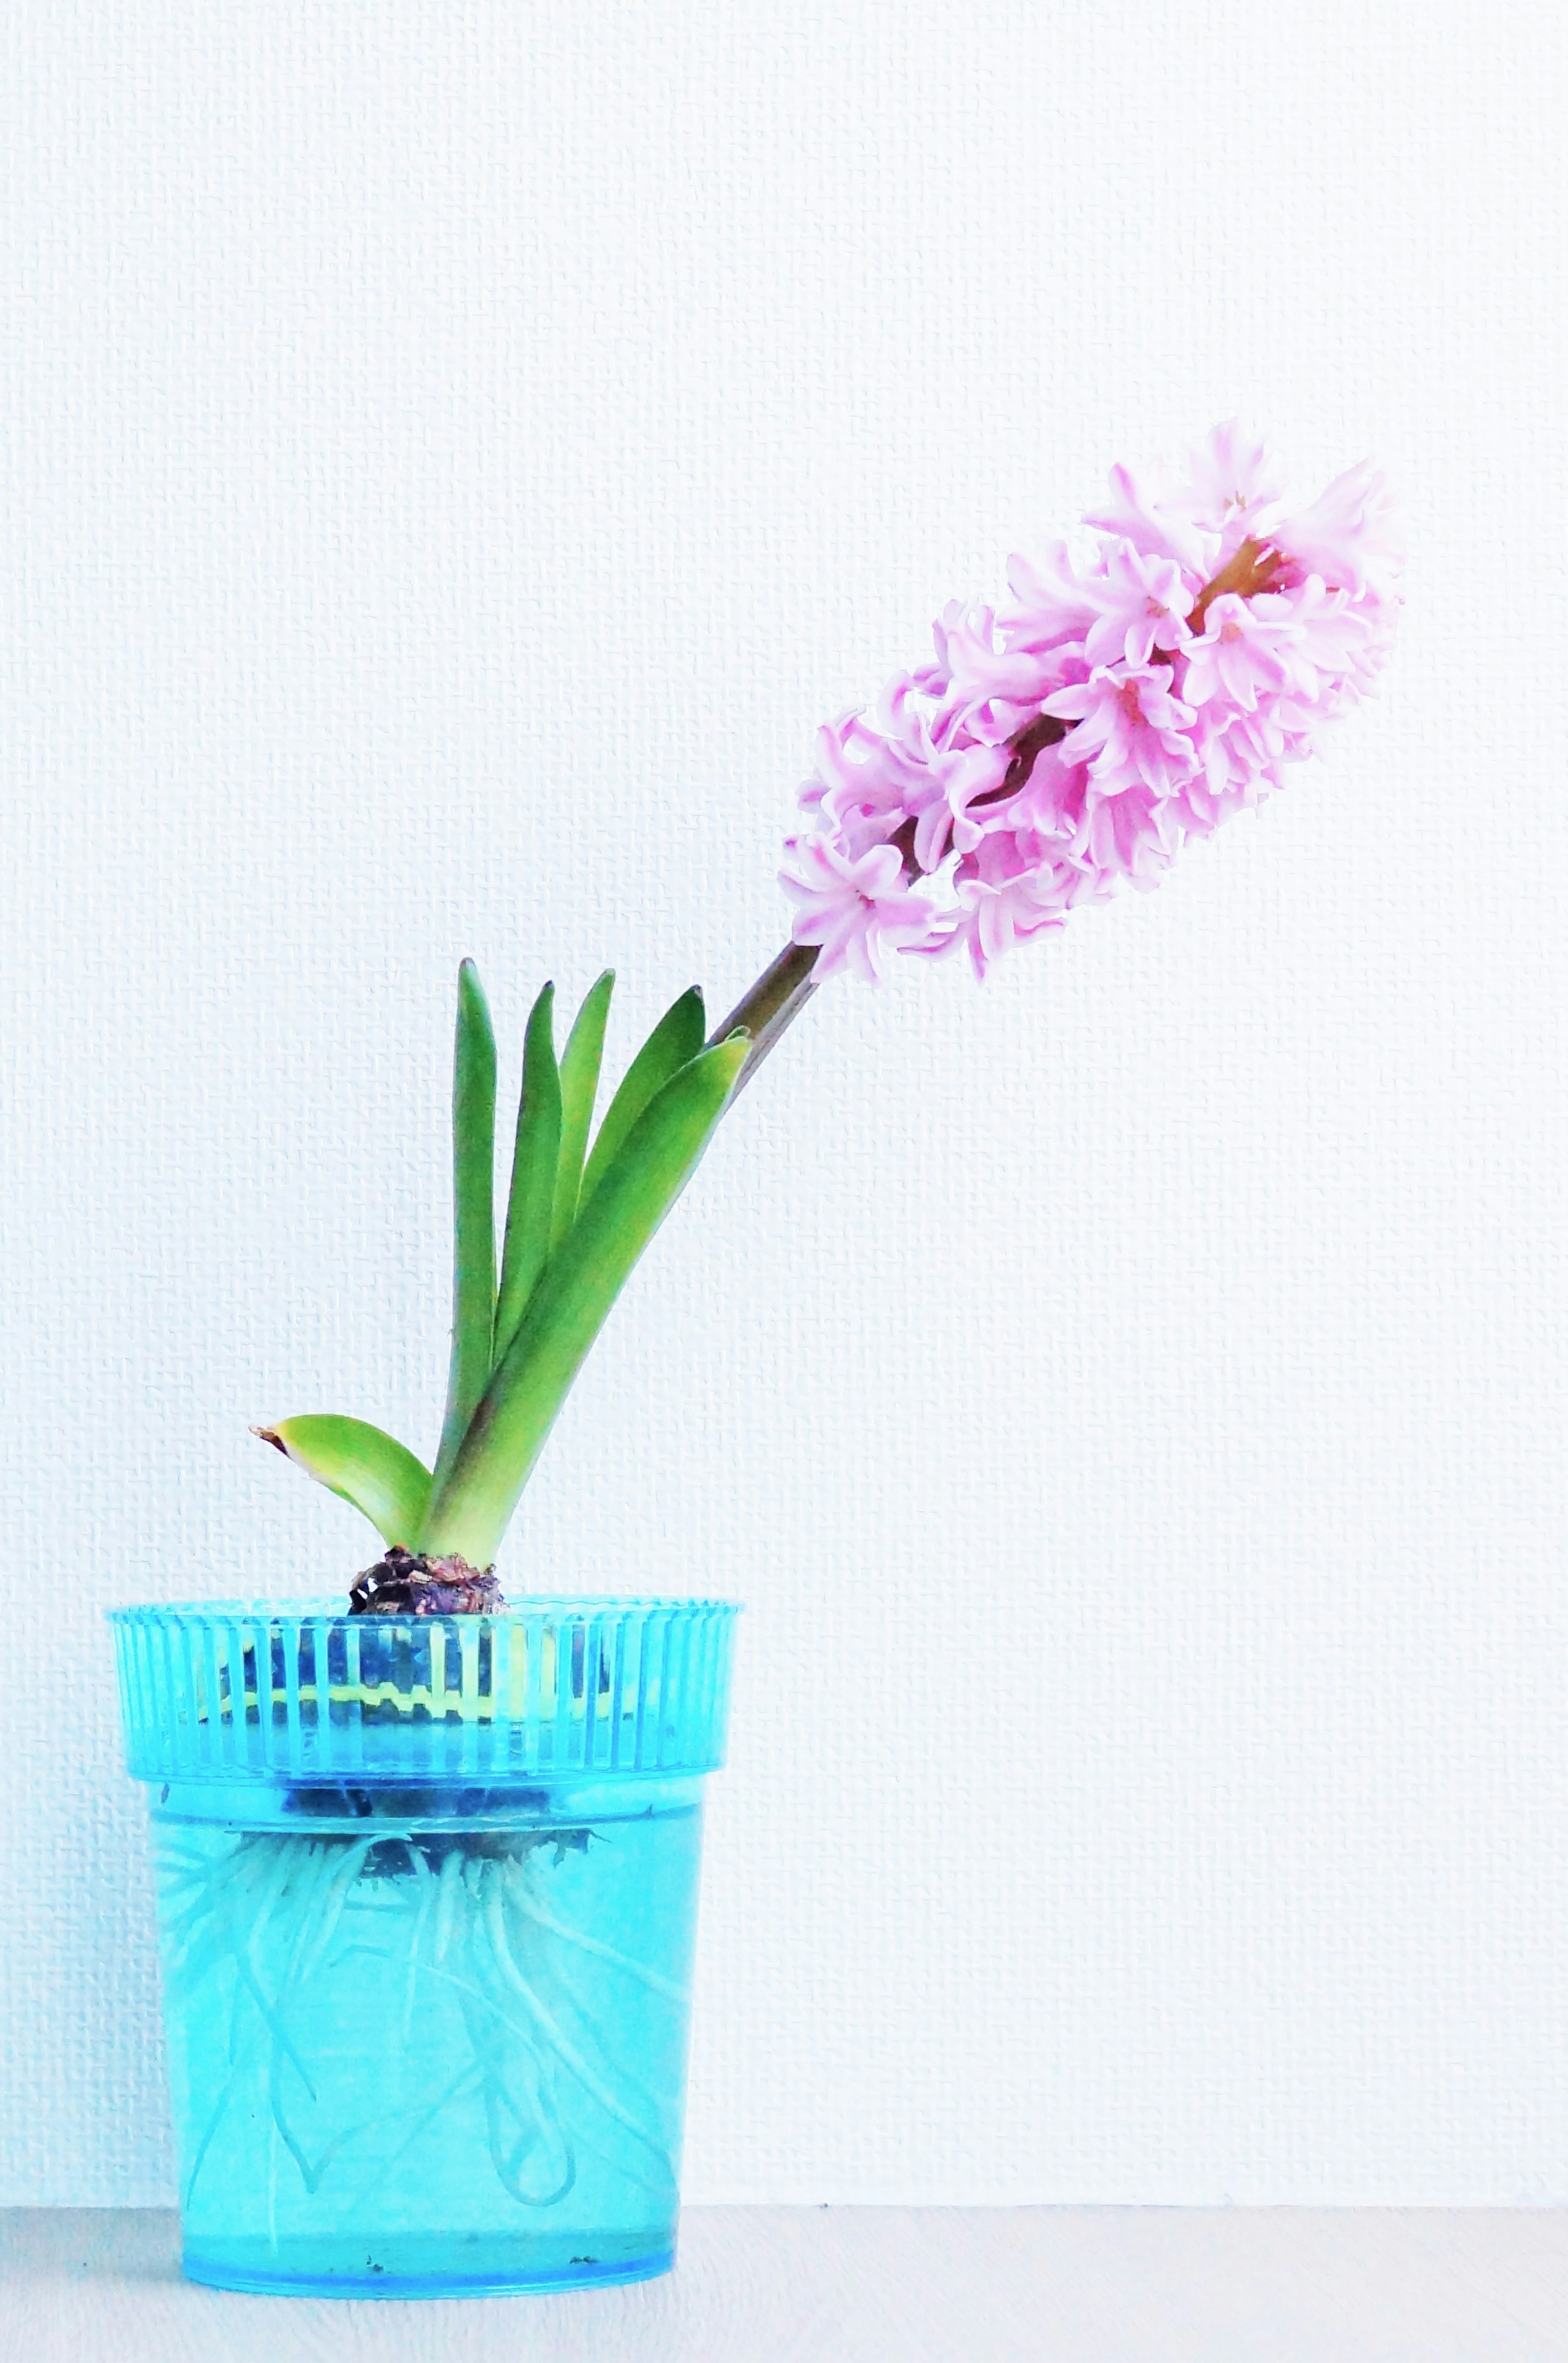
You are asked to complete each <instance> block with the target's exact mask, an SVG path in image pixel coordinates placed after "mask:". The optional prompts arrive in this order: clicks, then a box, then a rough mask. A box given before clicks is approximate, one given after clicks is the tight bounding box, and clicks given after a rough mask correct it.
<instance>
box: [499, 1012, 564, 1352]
mask: <svg viewBox="0 0 1568 2363" xmlns="http://www.w3.org/2000/svg"><path fill="white" fill-rule="evenodd" d="M555 1003H556V988H555V986H554V985H553V984H547V985H546V987H545V989H544V991H543V993H540V995H539V998H538V999H537V1001H536V1003H535V1004H534V1006H533V1009H532V1011H531V1013H530V1015H529V1018H528V1032H527V1036H526V1037H525V1042H524V1045H523V1093H522V1097H521V1098H520V1100H519V1101H518V1104H517V1137H516V1141H515V1143H514V1145H513V1151H512V1189H511V1193H510V1195H509V1196H508V1198H507V1202H506V1248H505V1252H504V1254H503V1255H502V1263H501V1295H500V1299H499V1301H498V1302H497V1304H496V1308H495V1346H494V1350H493V1353H492V1355H491V1361H492V1363H494V1362H498V1361H499V1360H500V1359H501V1357H502V1354H504V1353H505V1351H506V1348H508V1346H510V1345H511V1343H512V1340H513V1337H515V1336H516V1334H517V1324H518V1323H519V1321H521V1320H522V1318H523V1312H524V1307H525V1305H526V1304H527V1302H528V1299H529V1298H530V1296H532V1294H533V1293H534V1285H535V1282H536V1281H537V1279H538V1277H539V1274H540V1272H541V1271H543V1270H544V1268H545V1259H546V1257H547V1255H548V1254H549V1252H550V1220H551V1215H552V1214H553V1211H554V1208H555V1201H556V1172H557V1169H558V1165H559V1162H560V1151H561V1078H560V1070H559V1068H558V1066H557V1065H556V1040H555Z"/></svg>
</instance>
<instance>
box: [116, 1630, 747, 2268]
mask: <svg viewBox="0 0 1568 2363" xmlns="http://www.w3.org/2000/svg"><path fill="white" fill-rule="evenodd" d="M114 1622H115V1625H116V1641H117V1645H118V1649H119V1659H120V1675H121V1692H122V1700H123V1703H124V1707H125V1718H126V1727H127V1747H128V1750H129V1754H130V1758H131V1765H132V1769H133V1770H134V1771H135V1772H137V1773H138V1775H139V1777H141V1778H142V1779H144V1780H148V1781H153V1782H154V1783H156V1784H157V1785H156V1788H155V1792H154V1798H153V1805H152V1822H153V1835H154V1847H155V1855H156V1860H157V1868H158V1880H159V1897H160V1927H161V1944H162V1963H163V1989H164V2017H165V2025H166V2027H167V2032H168V2041H169V2056H170V2070H171V2085H172V2091H173V2102H174V2122H175V2132H176V2139H177V2147H178V2153H179V2161H180V2177H181V2210H182V2224H183V2233H184V2264H185V2270H186V2272H187V2274H188V2275H189V2276H190V2277H191V2278H192V2279H193V2280H204V2281H210V2282H213V2283H215V2284H216V2285H217V2286H219V2287H220V2288H226V2289H246V2290H258V2291H283V2292H300V2293H304V2292H310V2293H315V2294H322V2293H326V2294H333V2293H339V2294H345V2295H348V2294H352V2295H357V2296H367V2295H384V2296H398V2297H409V2296H418V2295H425V2296H438V2295H453V2294H460V2293H463V2292H473V2293H479V2292H495V2291H521V2290H542V2289H562V2288H572V2287H582V2286H585V2285H591V2284H594V2283H603V2282H611V2281H625V2280H643V2279H645V2278H646V2277H648V2276H650V2275H652V2274H655V2273H658V2272H663V2271H665V2270H667V2269H668V2267H669V2265H670V2264H671V2262H672V2261H673V2258H674V2249H675V2238H676V2226H677V2215H678V2206H679V2163H680V2144H681V2133H682V2124H683V2119H684V2108H685V2080H686V2047H687V2034H688V2022H689V1994H690V1969H691V1956H692V1946H693V1940H694V1936H695V1929H696V1908H697V1884H698V1864H699V1851H700V1844H701V1775H702V1773H703V1772H705V1771H707V1770H709V1769H712V1767H713V1766H714V1765H716V1764H717V1763H718V1762H719V1761H720V1760H721V1759H722V1756H723V1736H724V1721H725V1714H726V1708H727V1696H728V1675H729V1658H730V1644H731V1637H732V1631H733V1622H734V1610H733V1609H731V1608H729V1607H727V1606H725V1605H724V1604H723V1603H711V1602H678V1603H670V1602H621V1603H614V1602H544V1603H526V1604H525V1606H524V1607H523V1608H522V1609H520V1610H519V1611H518V1612H517V1613H516V1614H515V1615H509V1616H493V1617H447V1618H431V1619H425V1618H411V1619H407V1620H403V1619H392V1618H349V1617H338V1616H335V1615H332V1614H327V1613H326V1612H323V1613H321V1614H311V1613H308V1612H307V1613H304V1614H302V1613H301V1612H300V1611H298V1610H291V1611H287V1612H274V1611H269V1610H268V1609H267V1608H266V1607H265V1606H264V1605H253V1606H248V1607H235V1606H230V1605H219V1606H215V1607H211V1608H194V1607H193V1608H178V1609H131V1610H122V1611H118V1612H116V1615H115V1618H114Z"/></svg>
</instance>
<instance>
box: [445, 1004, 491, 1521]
mask: <svg viewBox="0 0 1568 2363" xmlns="http://www.w3.org/2000/svg"><path fill="white" fill-rule="evenodd" d="M494 1334H495V1034H494V1031H493V1029H492V1027H491V1022H490V1008H489V1005H488V1004H487V1003H486V1001H485V997H484V989H483V987H482V986H481V984H480V981H479V971H478V969H476V968H475V966H474V964H473V962H472V960H465V961H464V962H463V964H462V966H461V968H460V969H459V970H458V1038H457V1048H456V1052H455V1055H454V1059H453V1067H452V1361H451V1370H450V1373H449V1376H448V1378H447V1416H446V1418H445V1420H444V1421H443V1423H442V1427H441V1449H440V1451H439V1453H438V1454H437V1456H436V1483H437V1484H439V1483H440V1482H441V1479H442V1477H443V1475H444V1473H445V1472H446V1470H448V1469H449V1468H450V1467H451V1465H452V1462H453V1460H454V1459H455V1458H456V1456H457V1450H458V1445H459V1444H461V1442H462V1440H463V1433H464V1430H465V1429H466V1428H467V1426H468V1424H469V1417H470V1416H471V1414H472V1412H473V1409H474V1405H475V1404H476V1403H478V1402H479V1399H480V1396H481V1395H482V1394H483V1392H484V1391H485V1386H486V1384H487V1382H488V1381H489V1378H490V1370H491V1349H492V1345H493V1341H494Z"/></svg>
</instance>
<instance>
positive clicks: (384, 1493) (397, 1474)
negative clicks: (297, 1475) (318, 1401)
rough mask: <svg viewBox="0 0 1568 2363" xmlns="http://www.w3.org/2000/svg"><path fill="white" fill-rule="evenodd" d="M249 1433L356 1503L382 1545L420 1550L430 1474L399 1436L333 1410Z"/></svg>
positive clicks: (310, 1413)
mask: <svg viewBox="0 0 1568 2363" xmlns="http://www.w3.org/2000/svg"><path fill="white" fill-rule="evenodd" d="M251 1434H252V1435H253V1436H259V1437H260V1438H261V1441H262V1443H263V1444H271V1445H275V1446H276V1448H277V1449H278V1450H279V1451H280V1452H282V1454H283V1455H284V1456H285V1457H286V1458H287V1459H290V1460H293V1462H294V1463H295V1464H296V1465H297V1466H298V1467H299V1468H301V1469H303V1470H304V1472H305V1474H306V1475H307V1476H308V1477H314V1478H315V1481H316V1482H317V1484H318V1485H325V1486H326V1488H327V1490H328V1492H333V1493H337V1494H338V1495H340V1496H341V1498H342V1499H343V1500H344V1501H345V1502H352V1503H353V1504H354V1507H355V1508H356V1509H357V1510H361V1511H363V1513H364V1514H365V1516H366V1517H367V1518H369V1520H370V1524H371V1525H373V1526H374V1527H375V1529H376V1531H377V1532H378V1534H380V1535H381V1538H382V1540H383V1541H385V1542H388V1543H402V1544H403V1546H404V1547H405V1548H407V1549H409V1550H412V1549H414V1548H415V1547H416V1544H417V1541H418V1537H419V1530H420V1528H421V1526H422V1525H424V1524H425V1511H426V1510H427V1509H428V1508H429V1506H430V1471H429V1470H428V1469H426V1467H425V1463H424V1462H423V1460H416V1459H414V1455H413V1453H412V1452H410V1450H409V1449H408V1447H407V1446H406V1445H403V1444H400V1443H399V1442H398V1440H397V1438H396V1437H395V1436H388V1435H387V1434H386V1433H385V1431H384V1430H383V1429H381V1428H379V1427H371V1426H370V1423H369V1422H368V1421H366V1420H362V1419H340V1418H338V1417H337V1414H335V1413H331V1412H307V1413H306V1414H305V1415H304V1418H302V1419H285V1420H283V1421H282V1422H281V1423H280V1424H279V1426H276V1427H257V1428H252V1430H251Z"/></svg>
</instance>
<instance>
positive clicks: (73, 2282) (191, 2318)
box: [0, 2207, 1568, 2363]
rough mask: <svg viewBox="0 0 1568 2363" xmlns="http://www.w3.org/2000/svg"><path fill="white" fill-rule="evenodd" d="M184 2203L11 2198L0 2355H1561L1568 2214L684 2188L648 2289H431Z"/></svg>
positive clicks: (1031, 2362)
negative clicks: (263, 2256)
mask: <svg viewBox="0 0 1568 2363" xmlns="http://www.w3.org/2000/svg"><path fill="white" fill-rule="evenodd" d="M177 2255H178V2237H177V2232H176V2226H175V2220H174V2218H173V2216H172V2215H171V2214H166V2213H161V2212H158V2211H153V2210H150V2209H149V2210H140V2211H136V2210H126V2211H119V2210H110V2209H102V2210H94V2209H65V2208H59V2209H50V2208H36V2209H16V2210H12V2211H10V2212H9V2213H6V2212H4V2211H0V2363H12V2358H16V2363H96V2358H97V2357H105V2358H112V2363H197V2358H200V2363H249V2358H251V2357H257V2358H261V2357H265V2358H266V2363H294V2358H302V2363H303V2358H307V2357H308V2358H316V2357H332V2358H334V2363H337V2359H338V2358H348V2357H366V2358H367V2363H369V2359H370V2358H371V2357H374V2358H375V2363H403V2358H405V2357H407V2358H412V2357H415V2356H417V2357H420V2358H421V2363H431V2358H433V2357H442V2356H446V2355H448V2354H450V2355H459V2354H460V2355H461V2357H463V2363H491V2358H492V2357H493V2358H496V2363H500V2358H501V2357H505V2358H507V2363H522V2358H527V2363H535V2358H539V2363H585V2358H587V2357H590V2356H591V2357H592V2363H786V2358H787V2359H788V2363H927V2358H930V2363H1014V2358H1016V2363H1545V2358H1548V2357H1551V2358H1553V2363H1557V2358H1568V2213H1553V2212H1550V2211H1547V2210H1540V2211H1527V2210H1518V2211H1515V2210H1504V2209H1495V2210H1493V2209H1488V2210H1481V2209H1476V2210H1469V2211H1460V2210H1442V2209H1431V2208H1429V2209H1407V2208H1382V2209H1373V2208H1360V2209H1349V2208H1347V2209H1343V2210H1338V2211H1335V2210H1327V2209H1324V2210H1313V2209H1307V2208H1267V2209H1264V2208H1235V2209H1199V2208H1133V2207H1123V2208H1109V2207H1021V2208H980V2207H972V2208H909V2207H844V2208H807V2207H698V2208H690V2209H688V2211H687V2213H686V2215H685V2218H684V2221H683V2224H682V2231H681V2246H680V2262H679V2268H678V2269H677V2270H676V2272H675V2273H674V2274H672V2275H669V2276H668V2277H667V2278H666V2279H664V2280H658V2281H649V2282H645V2283H643V2284H642V2285H641V2286H640V2287H638V2288H635V2289H617V2290H602V2291H593V2292H591V2293H585V2294H581V2295H575V2296H565V2297H556V2298H486V2299H469V2300H466V2301H463V2300H458V2301H454V2300H449V2299H448V2300H442V2301H436V2302H430V2303H428V2304H423V2305H415V2304H399V2303H392V2302H382V2303H377V2302H372V2301H362V2300H349V2301H339V2302H330V2301H326V2300H316V2299H280V2298H256V2297H229V2296H224V2295H220V2294H218V2293H217V2292H215V2291H210V2290H203V2289H196V2288H193V2287H192V2286H191V2285H190V2284H188V2283H186V2282H183V2281H182V2280H180V2279H179V2277H178V2265H177Z"/></svg>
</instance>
